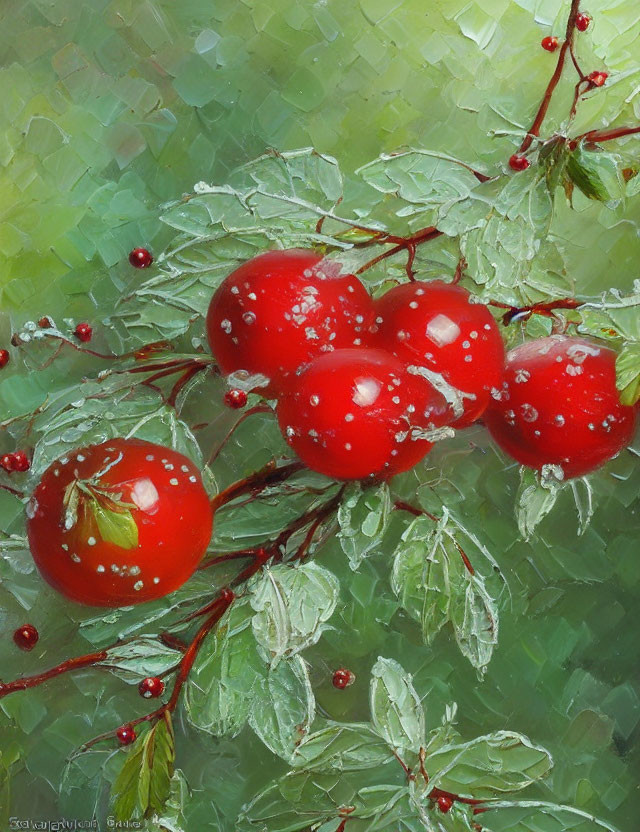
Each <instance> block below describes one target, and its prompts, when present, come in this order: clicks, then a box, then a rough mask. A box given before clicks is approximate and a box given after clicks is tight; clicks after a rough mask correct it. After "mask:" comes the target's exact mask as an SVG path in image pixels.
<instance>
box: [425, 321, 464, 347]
mask: <svg viewBox="0 0 640 832" xmlns="http://www.w3.org/2000/svg"><path fill="white" fill-rule="evenodd" d="M426 336H427V338H429V339H430V340H431V341H433V342H434V344H437V345H438V346H439V347H445V346H446V345H447V344H453V342H454V341H455V340H456V339H457V338H458V337H459V336H460V327H459V326H458V324H457V323H456V322H455V321H452V320H451V318H448V317H447V316H446V315H442V314H440V315H436V316H435V318H432V319H431V320H430V321H429V323H428V324H427V330H426Z"/></svg>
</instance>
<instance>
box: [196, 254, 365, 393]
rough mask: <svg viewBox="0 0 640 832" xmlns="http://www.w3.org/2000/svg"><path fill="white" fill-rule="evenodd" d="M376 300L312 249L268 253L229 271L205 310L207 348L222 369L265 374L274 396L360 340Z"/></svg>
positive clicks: (360, 285)
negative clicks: (317, 361) (304, 369)
mask: <svg viewBox="0 0 640 832" xmlns="http://www.w3.org/2000/svg"><path fill="white" fill-rule="evenodd" d="M372 321H373V303H372V301H371V298H370V297H369V295H368V293H367V291H366V289H365V288H364V286H363V285H362V283H360V281H359V280H358V278H357V277H355V276H354V275H350V274H343V273H341V266H340V264H339V263H337V262H336V261H333V260H326V259H323V258H322V256H321V255H320V254H317V253H316V252H315V251H309V250H304V249H290V250H288V251H267V252H265V253H264V254H260V255H258V256H257V257H254V258H253V259H252V260H249V261H248V262H246V263H244V264H243V265H242V266H240V268H238V269H236V270H235V271H234V272H232V273H231V274H230V275H229V276H228V277H227V278H226V279H225V280H224V281H223V283H222V285H221V286H220V287H219V288H218V290H217V291H216V293H215V294H214V296H213V299H212V300H211V304H210V306H209V312H208V314H207V333H208V336H209V344H210V346H211V351H212V353H213V355H214V357H215V359H216V361H217V362H218V364H219V366H220V369H221V370H222V372H223V373H231V372H233V371H235V370H247V371H249V372H250V373H261V374H262V375H264V376H266V377H267V378H268V379H270V384H269V386H268V387H266V388H265V387H261V388H259V392H262V393H265V394H267V395H276V394H277V393H278V392H279V391H280V390H281V389H282V387H283V385H285V384H286V382H287V381H290V380H291V379H292V378H293V376H294V374H295V372H296V371H297V370H298V368H299V367H300V366H301V365H303V364H307V363H308V362H309V361H311V360H312V359H313V358H315V357H316V356H318V355H322V354H323V353H325V352H330V351H332V350H334V349H340V348H343V347H353V346H356V347H357V346H359V345H360V344H361V343H364V340H365V338H366V336H367V333H368V330H369V327H370V326H371V323H372Z"/></svg>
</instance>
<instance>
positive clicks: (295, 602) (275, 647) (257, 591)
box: [249, 562, 340, 663]
mask: <svg viewBox="0 0 640 832" xmlns="http://www.w3.org/2000/svg"><path fill="white" fill-rule="evenodd" d="M339 592H340V584H339V583H338V580H337V578H336V577H335V575H333V574H332V573H331V572H329V571H328V570H327V569H324V568H323V567H322V566H318V564H317V563H313V562H311V563H303V564H300V565H297V566H291V565H286V564H276V565H275V566H273V567H271V568H266V569H264V570H263V573H262V574H261V575H260V576H259V577H257V578H256V580H255V581H254V583H253V585H252V587H251V592H250V596H249V598H250V603H251V606H252V607H253V609H254V610H255V615H254V617H253V623H252V626H253V632H254V634H255V637H256V640H257V641H258V643H259V644H260V645H261V646H262V647H263V648H264V649H265V650H266V651H267V653H268V656H269V659H270V660H271V661H272V663H276V662H277V661H278V659H279V658H280V657H282V656H293V655H295V654H296V653H299V652H300V651H301V650H304V649H305V648H307V647H310V646H311V645H312V644H315V643H316V642H317V641H318V639H319V638H320V636H321V635H322V633H323V631H324V630H325V629H326V626H327V624H326V622H327V621H328V620H329V619H330V618H331V616H332V615H333V612H334V610H335V608H336V604H337V601H338V595H339Z"/></svg>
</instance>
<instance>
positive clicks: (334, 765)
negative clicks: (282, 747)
mask: <svg viewBox="0 0 640 832" xmlns="http://www.w3.org/2000/svg"><path fill="white" fill-rule="evenodd" d="M390 761H393V762H394V763H395V760H394V759H393V755H392V754H391V753H390V752H389V747H388V745H387V743H386V741H385V740H384V739H382V737H380V735H379V734H377V733H376V732H375V731H374V730H373V729H372V728H371V726H370V725H367V724H365V723H360V724H358V723H353V724H349V723H332V724H330V725H328V726H327V727H326V728H322V729H321V730H320V731H316V732H315V733H313V734H309V735H308V736H307V737H304V739H303V740H302V742H301V743H300V744H299V745H298V747H297V748H296V750H295V752H294V755H293V758H292V764H293V766H294V767H295V768H298V769H304V770H305V771H331V770H332V769H336V770H338V771H361V770H362V769H367V768H376V767H377V766H380V765H384V764H385V763H388V762H390Z"/></svg>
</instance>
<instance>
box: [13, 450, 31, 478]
mask: <svg viewBox="0 0 640 832" xmlns="http://www.w3.org/2000/svg"><path fill="white" fill-rule="evenodd" d="M11 457H12V460H11V465H12V468H11V470H12V471H18V472H19V473H21V474H22V473H24V472H25V471H28V470H29V468H31V462H30V461H29V457H28V456H27V455H26V453H25V452H24V451H15V452H14V453H12V454H11Z"/></svg>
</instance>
